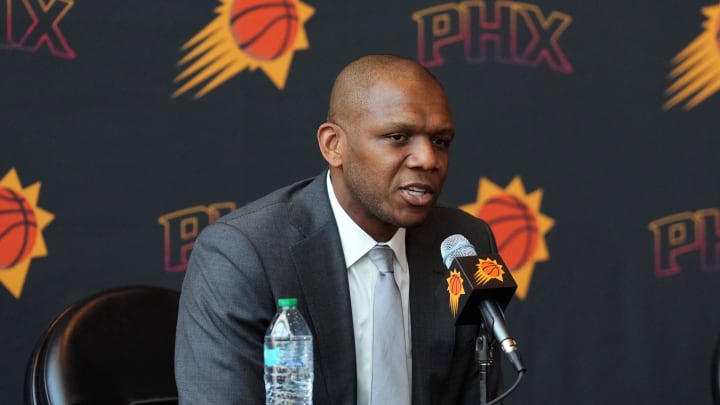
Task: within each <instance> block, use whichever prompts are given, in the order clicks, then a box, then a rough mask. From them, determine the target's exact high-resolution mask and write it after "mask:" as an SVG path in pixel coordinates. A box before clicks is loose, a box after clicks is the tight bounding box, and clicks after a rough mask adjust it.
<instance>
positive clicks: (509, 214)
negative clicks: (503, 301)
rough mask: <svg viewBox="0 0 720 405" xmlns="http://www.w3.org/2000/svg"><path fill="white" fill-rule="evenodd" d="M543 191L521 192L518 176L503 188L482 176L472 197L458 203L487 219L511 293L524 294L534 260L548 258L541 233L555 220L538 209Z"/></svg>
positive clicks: (521, 297)
mask: <svg viewBox="0 0 720 405" xmlns="http://www.w3.org/2000/svg"><path fill="white" fill-rule="evenodd" d="M542 195H543V191H542V190H541V189H538V190H535V191H533V192H532V193H530V194H527V193H526V192H525V186H524V185H523V183H522V180H521V179H520V177H515V178H513V179H512V181H510V184H508V186H507V187H506V188H505V189H503V188H501V187H500V186H498V185H497V184H495V183H493V182H492V181H490V180H488V179H487V178H485V177H482V178H480V181H479V183H478V191H477V197H476V201H475V202H474V203H471V204H466V205H462V206H460V209H462V210H463V211H465V212H467V213H469V214H470V215H473V216H476V217H478V218H482V219H483V220H485V221H487V222H488V224H489V225H490V228H491V229H492V231H493V233H494V234H495V239H496V242H497V245H498V249H499V251H500V256H501V257H502V258H503V261H504V262H505V265H506V266H507V269H508V270H510V273H511V274H512V276H513V278H514V279H515V282H516V283H517V290H515V295H517V297H518V298H520V299H522V300H524V299H525V298H526V297H527V292H528V288H529V287H530V280H531V279H532V274H533V271H534V268H535V263H537V262H543V261H546V260H548V259H549V258H550V254H549V252H548V248H547V245H546V243H545V234H547V233H548V232H549V231H550V229H552V227H553V226H555V220H553V219H552V218H550V217H548V216H546V215H545V214H543V213H541V212H540V205H541V203H542Z"/></svg>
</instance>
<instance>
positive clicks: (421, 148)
mask: <svg viewBox="0 0 720 405" xmlns="http://www.w3.org/2000/svg"><path fill="white" fill-rule="evenodd" d="M438 153H439V151H438V150H437V148H436V147H435V145H433V143H432V141H431V140H430V139H429V138H427V137H414V138H413V142H412V145H411V148H410V154H409V155H408V157H407V165H408V167H410V168H415V169H423V170H433V169H437V168H438V165H439V164H440V163H439V162H440V159H439V157H438Z"/></svg>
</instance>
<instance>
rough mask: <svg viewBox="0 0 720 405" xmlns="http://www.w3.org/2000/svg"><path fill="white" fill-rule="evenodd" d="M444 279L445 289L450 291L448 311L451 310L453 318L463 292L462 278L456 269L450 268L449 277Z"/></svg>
mask: <svg viewBox="0 0 720 405" xmlns="http://www.w3.org/2000/svg"><path fill="white" fill-rule="evenodd" d="M445 280H447V283H448V288H447V290H448V292H449V293H450V312H452V316H453V318H455V317H456V316H457V311H458V303H459V302H460V296H461V295H463V294H465V287H464V286H463V282H464V280H463V278H462V275H461V274H460V272H459V271H457V270H450V277H448V278H446V279H445Z"/></svg>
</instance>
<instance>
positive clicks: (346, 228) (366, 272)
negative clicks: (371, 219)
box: [327, 172, 412, 405]
mask: <svg viewBox="0 0 720 405" xmlns="http://www.w3.org/2000/svg"><path fill="white" fill-rule="evenodd" d="M327 189H328V196H329V197H330V205H331V206H332V210H333V214H334V216H335V222H336V223H337V226H338V230H339V233H340V242H341V243H342V249H343V253H344V255H345V266H346V268H347V270H348V284H349V286H350V303H351V305H352V317H353V330H354V333H355V363H356V365H357V403H358V405H368V404H369V403H370V386H371V383H372V338H373V316H372V315H373V292H374V291H375V282H376V281H377V278H378V270H377V268H376V267H375V265H374V264H373V263H372V261H371V260H370V258H368V256H367V253H368V252H369V251H370V249H372V248H373V247H374V246H375V245H377V244H378V242H376V241H375V240H374V239H373V238H372V237H371V236H370V235H368V234H367V233H366V232H365V231H363V230H362V229H361V228H360V227H359V226H358V225H357V224H356V223H355V221H353V220H352V218H350V216H349V215H348V214H347V212H345V210H344V209H343V208H342V207H341V206H340V203H339V202H338V200H337V197H336V196H335V192H334V190H333V188H332V182H331V179H330V173H329V172H328V177H327ZM381 244H386V245H388V246H390V248H392V250H393V252H394V253H395V260H394V263H393V266H394V276H395V282H396V283H397V285H398V288H399V289H400V299H401V301H402V312H403V322H404V324H405V349H406V350H405V357H406V359H407V367H408V375H409V376H410V381H412V367H411V366H412V363H411V361H412V350H411V349H412V348H411V336H410V307H409V302H410V274H409V272H408V262H407V255H406V254H405V228H399V229H398V230H397V232H395V235H393V237H392V239H390V241H388V242H387V243H381ZM408 384H410V382H408ZM410 387H411V388H412V386H410Z"/></svg>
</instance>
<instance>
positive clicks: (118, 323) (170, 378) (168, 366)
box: [25, 286, 180, 405]
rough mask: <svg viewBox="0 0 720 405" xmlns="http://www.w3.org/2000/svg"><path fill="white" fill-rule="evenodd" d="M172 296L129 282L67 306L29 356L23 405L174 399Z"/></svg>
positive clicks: (174, 314) (164, 401) (169, 401)
mask: <svg viewBox="0 0 720 405" xmlns="http://www.w3.org/2000/svg"><path fill="white" fill-rule="evenodd" d="M179 296H180V294H179V293H178V292H177V291H173V290H168V289H164V288H159V287H149V286H131V287H122V288H117V289H112V290H108V291H104V292H101V293H99V294H96V295H93V296H91V297H89V298H86V299H83V300H80V301H78V302H76V303H74V304H72V305H70V306H69V307H68V308H66V309H65V310H64V311H62V312H61V313H60V314H59V315H58V316H57V317H55V319H54V320H53V321H52V323H51V324H50V326H49V327H48V328H47V330H46V331H45V332H44V334H43V335H42V336H41V338H40V339H39V341H38V343H37V345H36V347H35V350H34V351H33V353H32V356H31V357H30V361H29V364H28V367H27V371H26V375H25V402H26V404H32V405H59V404H139V403H142V404H172V403H177V388H176V386H175V374H174V371H173V353H174V346H175V324H176V322H177V310H178V299H179Z"/></svg>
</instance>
